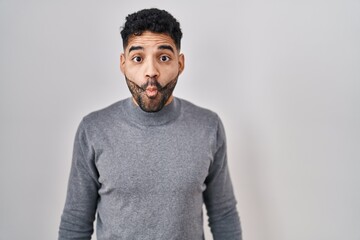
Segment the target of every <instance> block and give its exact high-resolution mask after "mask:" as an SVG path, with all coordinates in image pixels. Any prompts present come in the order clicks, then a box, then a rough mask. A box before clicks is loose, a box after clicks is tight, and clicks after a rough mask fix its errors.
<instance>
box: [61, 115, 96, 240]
mask: <svg viewBox="0 0 360 240" xmlns="http://www.w3.org/2000/svg"><path fill="white" fill-rule="evenodd" d="M94 156H95V154H94V150H93V148H92V146H91V144H90V143H89V140H88V137H87V134H86V130H85V128H84V121H83V122H81V124H80V126H79V128H78V130H77V133H76V137H75V142H74V150H73V159H72V165H71V171H70V177H69V182H68V190H67V196H66V203H65V207H64V211H63V214H62V216H61V223H60V227H59V238H58V239H59V240H65V239H84V240H85V239H91V235H92V233H93V223H94V220H95V213H96V207H97V200H98V189H99V186H100V184H99V182H98V175H99V174H98V172H97V169H96V166H95V163H94Z"/></svg>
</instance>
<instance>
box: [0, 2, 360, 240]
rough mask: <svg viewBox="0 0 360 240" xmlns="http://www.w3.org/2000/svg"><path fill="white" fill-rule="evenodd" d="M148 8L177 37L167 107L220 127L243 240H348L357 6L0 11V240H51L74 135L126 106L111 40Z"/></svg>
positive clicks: (83, 6) (357, 81)
mask: <svg viewBox="0 0 360 240" xmlns="http://www.w3.org/2000/svg"><path fill="white" fill-rule="evenodd" d="M148 7H158V8H161V9H166V10H168V11H169V12H170V13H172V14H173V15H174V16H175V17H176V18H177V19H178V20H179V21H180V23H181V27H182V30H183V32H184V37H183V41H182V52H183V53H184V54H185V57H186V67H185V71H184V73H183V74H182V75H181V76H180V78H179V82H178V85H177V88H176V89H175V95H176V96H178V97H181V98H185V99H187V100H190V101H192V102H193V103H195V104H197V105H200V106H202V107H206V108H209V109H211V110H213V111H215V112H217V113H218V114H219V115H220V116H221V118H222V120H223V122H224V125H225V130H226V133H227V140H228V155H229V165H230V172H231V177H232V180H233V184H234V190H235V193H236V197H237V200H238V210H239V213H240V216H241V221H242V227H243V232H244V239H245V240H264V239H266V240H304V239H306V240H335V239H336V240H337V239H346V240H360V204H359V203H360V174H359V172H360V1H358V0H338V1H335V0H326V1H325V0H312V1H310V0H289V1H285V0H284V1H282V0H269V1H266V0H252V1H251V0H222V1H190V2H186V1H183V2H181V1H165V0H164V1H160V0H159V1H145V0H137V1H120V0H117V1H115V0H108V1H95V0H73V1H70V0H63V1H54V0H32V1H28V0H23V1H20V0H0V51H1V52H0V121H1V124H0V153H1V159H0V189H1V192H0V194H1V196H0V239H1V240H20V239H21V240H22V239H34V240H49V239H56V238H57V231H58V226H59V222H60V216H61V213H62V209H63V206H64V202H65V195H66V187H67V180H68V176H69V170H70V163H71V154H72V145H73V139H74V135H75V131H76V129H77V126H78V124H79V122H80V120H81V118H82V117H83V116H84V115H86V114H88V113H89V112H91V111H94V110H97V109H100V108H103V107H106V106H108V105H110V104H111V103H113V102H115V101H118V100H120V99H123V98H126V97H128V96H130V95H129V92H128V89H127V86H126V84H125V81H124V78H123V76H122V74H121V73H120V71H119V54H120V52H121V51H122V42H121V38H120V34H119V27H120V26H121V25H122V24H123V23H124V20H125V17H126V16H127V15H128V14H129V13H132V12H134V11H137V10H140V9H142V8H148ZM204 225H205V229H206V236H207V239H211V237H210V234H209V230H208V229H207V223H206V221H205V222H204Z"/></svg>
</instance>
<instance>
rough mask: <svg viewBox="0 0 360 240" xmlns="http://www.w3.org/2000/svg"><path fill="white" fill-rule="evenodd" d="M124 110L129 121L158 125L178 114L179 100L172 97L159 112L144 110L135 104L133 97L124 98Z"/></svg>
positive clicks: (169, 120)
mask: <svg viewBox="0 0 360 240" xmlns="http://www.w3.org/2000/svg"><path fill="white" fill-rule="evenodd" d="M124 105H125V112H126V113H127V115H128V116H129V118H130V121H132V122H134V123H137V124H139V125H143V126H159V125H163V124H166V123H169V122H171V121H174V120H175V119H176V118H177V117H178V116H179V115H180V108H181V102H180V101H179V99H177V98H175V97H174V98H173V100H172V101H171V103H170V104H168V105H166V106H164V107H163V109H161V110H160V111H159V112H145V111H143V110H142V109H141V108H140V107H139V106H137V105H136V104H135V103H134V102H133V99H132V98H131V97H130V98H127V99H126V100H125V104H124Z"/></svg>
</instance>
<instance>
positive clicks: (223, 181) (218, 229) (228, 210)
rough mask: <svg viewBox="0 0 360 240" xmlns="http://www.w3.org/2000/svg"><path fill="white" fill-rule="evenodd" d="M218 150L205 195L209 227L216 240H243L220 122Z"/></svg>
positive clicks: (207, 180)
mask: <svg viewBox="0 0 360 240" xmlns="http://www.w3.org/2000/svg"><path fill="white" fill-rule="evenodd" d="M216 149H217V150H216V153H215V155H214V160H213V163H212V165H211V167H210V171H209V175H208V177H207V178H206V181H205V184H206V190H205V191H204V193H203V196H204V202H205V205H206V208H207V213H208V216H209V226H210V228H211V232H212V234H213V238H214V240H241V239H242V232H241V226H240V220H239V215H238V212H237V209H236V199H235V196H234V193H233V187H232V183H231V179H230V175H229V170H228V165H227V154H226V139H225V131H224V127H223V125H222V123H221V121H220V120H219V124H218V131H217V143H216Z"/></svg>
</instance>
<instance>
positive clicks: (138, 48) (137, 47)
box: [129, 46, 144, 53]
mask: <svg viewBox="0 0 360 240" xmlns="http://www.w3.org/2000/svg"><path fill="white" fill-rule="evenodd" d="M135 50H144V48H143V47H141V46H131V47H130V48H129V53H130V52H131V51H135Z"/></svg>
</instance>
